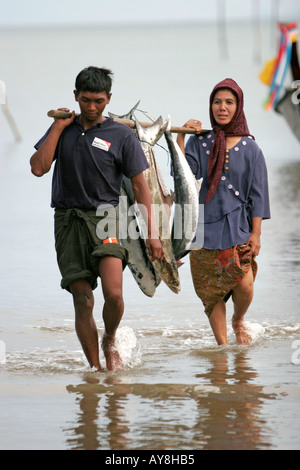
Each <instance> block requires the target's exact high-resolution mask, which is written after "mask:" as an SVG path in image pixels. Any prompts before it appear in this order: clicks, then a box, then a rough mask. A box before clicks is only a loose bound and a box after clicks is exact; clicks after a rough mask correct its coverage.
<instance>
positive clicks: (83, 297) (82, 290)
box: [70, 280, 101, 370]
mask: <svg viewBox="0 0 300 470" xmlns="http://www.w3.org/2000/svg"><path fill="white" fill-rule="evenodd" d="M70 290H71V293H72V295H73V302H74V308H75V329H76V333H77V336H78V338H79V341H80V343H81V346H82V349H83V352H84V354H85V356H86V358H87V360H88V362H89V364H90V366H91V367H95V368H96V369H97V370H101V365H100V360H99V345H98V332H97V327H96V324H95V321H94V318H93V307H94V295H93V291H92V288H91V285H90V283H89V282H88V281H86V280H79V281H75V282H73V283H72V284H71V285H70Z"/></svg>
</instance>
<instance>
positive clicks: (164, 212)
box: [135, 116, 181, 294]
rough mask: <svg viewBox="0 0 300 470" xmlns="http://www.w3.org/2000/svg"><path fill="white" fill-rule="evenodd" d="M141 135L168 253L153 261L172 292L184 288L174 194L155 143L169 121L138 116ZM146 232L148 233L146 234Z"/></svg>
mask: <svg viewBox="0 0 300 470" xmlns="http://www.w3.org/2000/svg"><path fill="white" fill-rule="evenodd" d="M135 125H136V131H137V137H138V139H139V141H140V143H141V146H142V149H143V151H144V153H145V156H146V158H147V161H148V163H149V168H148V169H147V170H145V171H144V172H143V174H144V177H145V180H146V182H147V184H148V187H149V190H150V194H151V203H152V205H151V207H152V210H153V215H154V219H155V222H156V225H157V229H158V233H159V238H160V241H161V244H162V247H163V249H164V257H163V259H162V260H154V261H152V264H153V266H154V268H155V270H156V272H157V273H158V275H159V276H160V278H161V279H162V280H163V282H164V283H165V284H166V285H167V286H168V287H169V288H170V289H171V291H172V292H174V293H176V294H177V293H178V292H179V291H180V290H181V287H180V279H179V275H178V266H177V262H176V259H175V256H174V252H173V247H172V241H171V226H170V222H169V221H170V206H171V203H170V199H171V198H170V195H169V196H168V194H165V191H164V186H165V185H164V184H163V182H162V179H161V174H160V172H159V171H158V169H157V164H156V159H155V152H154V145H155V144H156V142H157V141H158V140H159V139H160V138H161V137H162V135H163V134H164V132H165V131H166V128H167V126H168V122H163V119H162V117H161V116H160V117H159V118H158V119H157V120H156V121H155V122H154V123H153V124H152V125H151V126H149V127H143V126H142V125H141V124H140V123H139V121H138V120H137V119H135ZM145 235H146V234H144V236H145Z"/></svg>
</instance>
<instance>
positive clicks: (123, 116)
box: [108, 100, 141, 119]
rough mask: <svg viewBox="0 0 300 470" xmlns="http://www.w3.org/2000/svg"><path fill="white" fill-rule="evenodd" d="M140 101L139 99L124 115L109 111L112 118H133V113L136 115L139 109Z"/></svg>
mask: <svg viewBox="0 0 300 470" xmlns="http://www.w3.org/2000/svg"><path fill="white" fill-rule="evenodd" d="M140 101H141V100H139V101H138V102H137V103H136V104H135V105H134V106H133V108H131V110H130V111H128V113H126V114H122V115H119V114H114V113H111V112H110V111H109V112H108V115H109V116H110V117H111V118H113V119H114V118H118V119H132V118H133V115H134V112H135V111H136V110H137V107H138V105H139V104H140Z"/></svg>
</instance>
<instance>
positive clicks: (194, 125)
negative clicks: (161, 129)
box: [183, 119, 202, 134]
mask: <svg viewBox="0 0 300 470" xmlns="http://www.w3.org/2000/svg"><path fill="white" fill-rule="evenodd" d="M183 127H189V128H190V129H195V131H196V134H199V133H200V132H201V131H202V122H201V121H198V120H197V119H189V120H188V121H187V122H186V123H185V124H184V125H183Z"/></svg>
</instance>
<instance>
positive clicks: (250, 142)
mask: <svg viewBox="0 0 300 470" xmlns="http://www.w3.org/2000/svg"><path fill="white" fill-rule="evenodd" d="M213 139H214V132H213V131H211V132H209V133H206V134H202V135H200V136H197V135H193V136H192V137H190V138H189V140H188V142H187V144H186V148H185V153H186V159H187V161H188V163H189V165H190V167H191V170H192V172H193V173H194V175H195V176H196V178H197V179H200V178H203V182H202V186H201V191H200V195H199V203H200V204H204V200H205V197H206V194H207V191H208V182H207V160H208V156H209V154H210V150H211V147H212V143H213ZM226 155H227V158H226V160H225V163H224V167H223V173H222V176H221V179H220V183H219V186H218V188H217V191H216V193H215V195H214V197H213V198H212V199H211V200H210V201H209V202H208V203H205V204H204V243H203V248H207V249H211V250H213V249H220V250H225V249H227V248H231V247H232V246H234V245H240V244H243V243H247V242H248V239H249V236H250V234H251V230H252V218H253V217H261V218H262V219H269V218H270V203H269V190H268V175H267V167H266V163H265V158H264V156H263V153H262V151H261V149H260V148H259V147H258V145H257V144H256V142H255V140H254V139H252V137H248V136H247V137H242V138H241V140H240V141H239V142H238V143H237V144H236V145H235V146H234V147H233V148H231V149H230V150H229V151H227V153H226ZM199 223H200V224H201V223H202V224H203V220H199Z"/></svg>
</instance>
